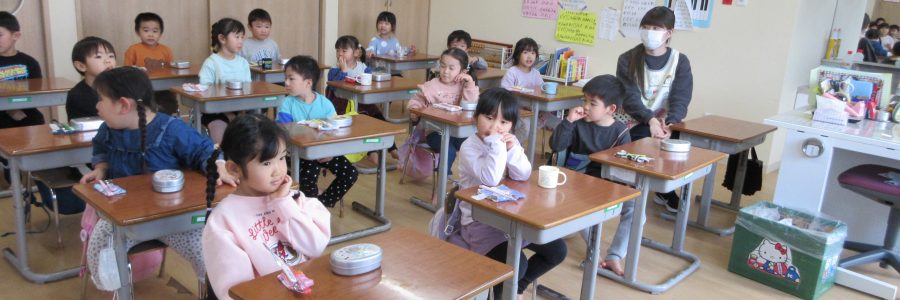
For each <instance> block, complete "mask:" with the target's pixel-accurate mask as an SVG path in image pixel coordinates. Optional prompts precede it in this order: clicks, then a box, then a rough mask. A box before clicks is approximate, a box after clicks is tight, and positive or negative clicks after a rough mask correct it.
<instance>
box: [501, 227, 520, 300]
mask: <svg viewBox="0 0 900 300" xmlns="http://www.w3.org/2000/svg"><path fill="white" fill-rule="evenodd" d="M508 232H509V241H508V243H507V244H506V264H507V265H510V266H512V269H513V276H512V277H511V278H510V279H507V280H506V282H504V283H503V299H507V300H513V299H516V296H517V295H518V293H519V288H518V285H519V259H522V258H521V257H520V254H521V253H522V249H521V248H522V229H521V228H519V223H518V222H509V231H508Z"/></svg>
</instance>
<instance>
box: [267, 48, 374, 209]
mask: <svg viewBox="0 0 900 300" xmlns="http://www.w3.org/2000/svg"><path fill="white" fill-rule="evenodd" d="M318 82H319V63H318V62H316V60H315V59H313V58H312V57H309V56H300V55H298V56H294V57H292V58H291V60H289V61H288V63H287V64H286V65H284V87H285V89H287V92H288V96H287V97H285V99H284V102H282V103H281V106H279V107H278V117H277V118H276V121H277V122H278V123H291V122H297V121H305V120H321V119H328V118H330V117H332V116H334V115H336V113H335V111H334V105H332V104H331V101H328V98H325V96H322V94H319V93H316V92H315V91H313V87H315V86H316V85H317V84H318ZM293 159H300V158H293ZM320 168H327V169H328V170H329V171H331V173H334V175H335V179H334V181H332V182H331V185H329V186H328V188H327V189H325V192H324V193H322V194H321V195H319V186H318V184H317V182H318V180H319V169H320ZM298 175H299V178H300V191H302V192H303V194H305V195H310V196H315V197H318V198H319V201H322V204H325V206H327V207H334V204H335V203H337V202H338V201H339V200H341V199H342V198H344V195H345V194H347V191H349V190H350V188H351V187H353V184H354V183H356V179H357V177H358V176H359V173H358V172H357V171H356V168H354V167H353V165H352V164H351V163H350V161H348V160H347V158H346V157H344V156H335V157H329V158H323V159H319V160H315V161H313V160H305V159H300V174H298Z"/></svg>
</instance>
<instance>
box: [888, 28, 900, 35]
mask: <svg viewBox="0 0 900 300" xmlns="http://www.w3.org/2000/svg"><path fill="white" fill-rule="evenodd" d="M898 31H900V29H889V30H888V34H890V35H891V36H897V32H898Z"/></svg>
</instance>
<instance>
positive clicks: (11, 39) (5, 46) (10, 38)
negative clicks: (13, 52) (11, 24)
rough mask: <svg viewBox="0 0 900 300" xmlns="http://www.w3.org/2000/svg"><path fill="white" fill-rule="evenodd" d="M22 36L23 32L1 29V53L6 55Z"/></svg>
mask: <svg viewBox="0 0 900 300" xmlns="http://www.w3.org/2000/svg"><path fill="white" fill-rule="evenodd" d="M21 35H22V33H21V32H18V31H17V32H12V31H9V29H6V27H0V53H4V52H7V51H9V50H10V49H12V48H13V47H15V46H16V41H18V40H19V37H20V36H21Z"/></svg>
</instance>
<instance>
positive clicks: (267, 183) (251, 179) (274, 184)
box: [229, 141, 287, 196]
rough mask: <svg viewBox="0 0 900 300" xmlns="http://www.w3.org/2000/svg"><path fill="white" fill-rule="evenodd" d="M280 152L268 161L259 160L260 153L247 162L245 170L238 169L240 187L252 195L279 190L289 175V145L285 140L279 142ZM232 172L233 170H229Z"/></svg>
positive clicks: (267, 193) (266, 193)
mask: <svg viewBox="0 0 900 300" xmlns="http://www.w3.org/2000/svg"><path fill="white" fill-rule="evenodd" d="M276 153H278V154H276V155H275V157H273V158H271V159H269V160H267V161H259V155H257V156H256V157H254V158H253V160H251V161H249V162H247V165H246V166H245V167H244V168H245V169H244V170H243V172H240V170H237V172H236V173H237V174H234V173H233V174H232V175H237V176H239V178H241V184H240V188H241V189H244V191H246V192H248V193H249V194H251V195H257V196H262V195H269V194H271V193H274V192H275V191H276V190H278V187H280V186H281V184H282V183H284V177H285V176H287V162H286V161H285V157H286V156H287V147H286V146H285V144H284V141H279V142H278V152H276ZM229 172H231V170H229Z"/></svg>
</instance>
